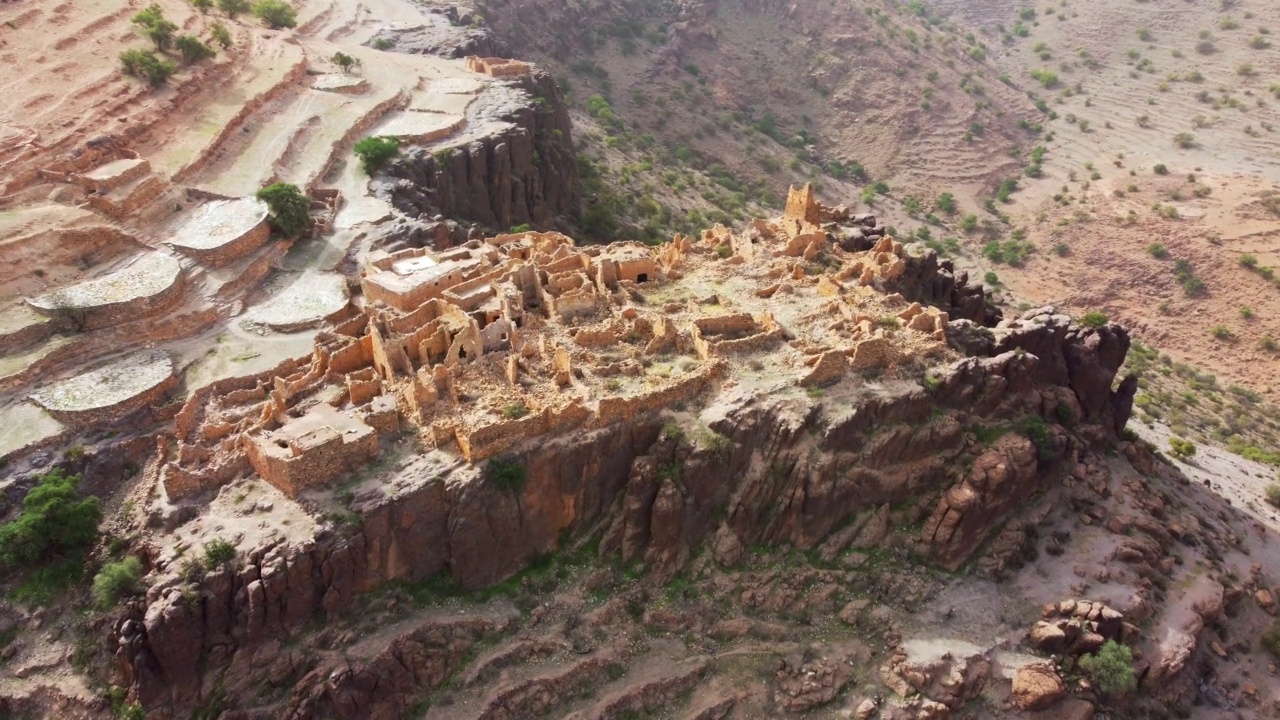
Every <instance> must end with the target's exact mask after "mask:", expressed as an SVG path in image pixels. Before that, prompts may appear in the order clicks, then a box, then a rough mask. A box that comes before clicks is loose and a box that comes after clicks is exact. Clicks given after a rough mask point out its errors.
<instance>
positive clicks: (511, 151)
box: [377, 73, 579, 231]
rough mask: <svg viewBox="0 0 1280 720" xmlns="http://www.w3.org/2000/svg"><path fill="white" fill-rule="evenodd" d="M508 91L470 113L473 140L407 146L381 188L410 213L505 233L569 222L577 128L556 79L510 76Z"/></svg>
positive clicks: (573, 208) (574, 198) (575, 192)
mask: <svg viewBox="0 0 1280 720" xmlns="http://www.w3.org/2000/svg"><path fill="white" fill-rule="evenodd" d="M506 82H507V84H508V85H509V92H506V93H500V94H498V96H499V97H498V98H497V99H494V100H491V99H489V98H487V97H486V98H482V99H481V100H479V101H477V102H475V103H473V104H472V107H471V108H469V109H468V111H467V122H468V124H469V125H470V126H472V127H477V128H479V127H490V128H494V131H493V132H490V133H485V134H481V133H470V134H469V135H470V136H471V137H472V138H473V139H470V140H468V141H465V142H462V143H460V144H458V143H449V144H447V145H445V146H442V147H437V146H431V147H425V148H422V147H419V148H413V149H411V150H409V151H407V152H405V153H404V154H403V155H402V156H401V157H400V158H399V159H398V160H396V161H395V162H394V163H393V164H392V165H391V166H390V168H389V169H388V170H387V173H386V174H387V176H389V177H384V178H382V179H380V181H379V183H378V184H379V187H378V190H377V192H378V193H379V194H380V195H381V196H383V197H385V198H387V199H388V200H390V201H391V202H392V204H394V205H395V206H396V208H398V209H399V210H401V211H402V212H404V213H406V214H408V215H410V216H423V215H425V216H428V217H433V216H437V215H443V216H445V217H447V218H450V219H455V220H466V221H470V222H474V223H478V224H480V225H482V226H485V227H488V228H491V229H494V230H499V231H505V230H507V229H509V228H511V227H512V226H515V225H522V224H526V223H529V224H532V225H535V226H537V227H541V228H550V227H564V223H563V222H559V220H560V219H561V218H568V217H573V216H575V215H576V214H577V212H578V203H579V188H578V186H579V177H578V164H577V156H576V155H575V154H574V150H573V138H572V128H571V125H570V121H569V112H568V109H567V108H566V106H565V104H564V98H563V96H562V94H561V93H560V90H559V88H557V87H556V84H555V80H554V79H553V78H552V77H551V76H550V75H547V74H545V73H535V74H533V75H531V76H527V77H524V78H520V79H517V80H511V81H506Z"/></svg>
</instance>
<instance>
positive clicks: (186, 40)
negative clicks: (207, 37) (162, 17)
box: [173, 35, 215, 65]
mask: <svg viewBox="0 0 1280 720" xmlns="http://www.w3.org/2000/svg"><path fill="white" fill-rule="evenodd" d="M173 46H174V47H176V48H177V49H178V52H180V53H182V62H183V63H184V64H186V65H190V64H192V63H195V62H200V61H201V60H207V59H209V58H211V57H213V56H214V54H215V53H214V51H213V48H211V47H209V46H208V45H205V44H204V41H203V40H201V39H200V38H198V37H196V36H194V35H179V36H178V39H177V40H174V41H173Z"/></svg>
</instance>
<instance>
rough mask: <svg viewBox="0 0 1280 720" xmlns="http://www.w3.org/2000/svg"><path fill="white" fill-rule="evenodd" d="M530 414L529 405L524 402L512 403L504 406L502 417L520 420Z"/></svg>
mask: <svg viewBox="0 0 1280 720" xmlns="http://www.w3.org/2000/svg"><path fill="white" fill-rule="evenodd" d="M528 414H529V406H528V405H525V404H524V403H511V404H510V405H508V406H506V407H504V408H502V417H504V418H506V419H508V420H519V419H520V418H522V417H524V416H525V415H528Z"/></svg>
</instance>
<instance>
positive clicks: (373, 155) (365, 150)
mask: <svg viewBox="0 0 1280 720" xmlns="http://www.w3.org/2000/svg"><path fill="white" fill-rule="evenodd" d="M339 54H341V53H339ZM352 150H353V151H354V152H355V154H356V157H358V158H360V167H361V168H362V169H363V170H364V171H365V173H366V174H369V175H373V174H374V173H375V172H377V171H379V170H381V169H382V168H383V166H385V165H386V164H387V162H388V161H389V160H391V158H393V157H395V156H396V155H399V154H400V141H398V140H396V139H395V138H393V137H367V138H365V139H363V140H361V141H360V142H358V143H356V144H355V147H353V148H352Z"/></svg>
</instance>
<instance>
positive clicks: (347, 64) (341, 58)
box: [329, 50, 360, 73]
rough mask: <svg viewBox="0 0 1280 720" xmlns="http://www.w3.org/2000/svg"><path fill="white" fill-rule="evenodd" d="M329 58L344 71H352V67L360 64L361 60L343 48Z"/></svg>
mask: <svg viewBox="0 0 1280 720" xmlns="http://www.w3.org/2000/svg"><path fill="white" fill-rule="evenodd" d="M329 59H330V60H332V61H333V64H334V65H337V66H338V67H339V68H340V69H341V70H342V72H344V73H346V72H351V68H353V67H355V66H357V65H359V64H360V61H359V60H358V59H356V58H353V57H351V56H350V55H348V54H346V53H344V52H342V51H341V50H339V51H338V52H336V53H334V54H333V57H331V58H329Z"/></svg>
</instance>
